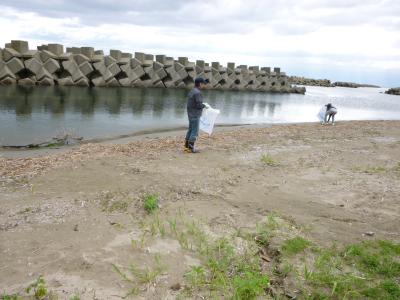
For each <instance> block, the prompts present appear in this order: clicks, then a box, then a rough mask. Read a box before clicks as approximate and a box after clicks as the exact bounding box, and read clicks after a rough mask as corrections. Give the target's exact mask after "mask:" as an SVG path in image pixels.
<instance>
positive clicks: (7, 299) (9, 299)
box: [0, 294, 18, 300]
mask: <svg viewBox="0 0 400 300" xmlns="http://www.w3.org/2000/svg"><path fill="white" fill-rule="evenodd" d="M0 300H18V295H15V294H14V295H6V294H4V295H0Z"/></svg>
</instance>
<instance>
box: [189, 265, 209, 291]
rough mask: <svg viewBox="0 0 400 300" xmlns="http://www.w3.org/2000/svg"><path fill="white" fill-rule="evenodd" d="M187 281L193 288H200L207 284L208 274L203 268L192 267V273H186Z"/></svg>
mask: <svg viewBox="0 0 400 300" xmlns="http://www.w3.org/2000/svg"><path fill="white" fill-rule="evenodd" d="M185 279H186V281H187V282H188V283H189V284H190V285H191V287H192V288H198V287H200V286H202V285H204V284H205V283H206V273H205V271H204V268H203V267H202V266H192V267H191V268H190V271H188V272H186V273H185Z"/></svg>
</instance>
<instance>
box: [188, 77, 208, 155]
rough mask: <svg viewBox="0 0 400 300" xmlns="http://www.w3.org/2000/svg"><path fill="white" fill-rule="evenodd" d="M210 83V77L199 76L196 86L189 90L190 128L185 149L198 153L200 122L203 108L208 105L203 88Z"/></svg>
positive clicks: (195, 82) (195, 81)
mask: <svg viewBox="0 0 400 300" xmlns="http://www.w3.org/2000/svg"><path fill="white" fill-rule="evenodd" d="M207 83H208V79H204V78H201V77H198V78H196V79H195V80H194V88H193V89H192V90H191V91H190V92H189V94H188V97H187V114H188V118H189V129H188V131H187V133H186V139H185V151H186V152H189V153H196V152H197V151H196V149H195V147H194V144H195V142H196V139H197V136H198V135H199V124H200V117H201V113H202V112H203V108H207V106H206V105H205V104H204V103H203V96H202V94H201V89H202V88H204V85H206V84H207Z"/></svg>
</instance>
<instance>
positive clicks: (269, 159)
mask: <svg viewBox="0 0 400 300" xmlns="http://www.w3.org/2000/svg"><path fill="white" fill-rule="evenodd" d="M261 161H262V162H263V163H264V164H265V165H267V166H270V167H276V166H279V163H278V162H277V161H275V160H274V159H273V158H272V157H271V156H270V155H269V154H263V155H262V156H261Z"/></svg>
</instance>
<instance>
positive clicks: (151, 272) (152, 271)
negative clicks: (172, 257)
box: [112, 255, 165, 298]
mask: <svg viewBox="0 0 400 300" xmlns="http://www.w3.org/2000/svg"><path fill="white" fill-rule="evenodd" d="M112 266H113V269H114V271H115V272H117V273H118V274H119V275H120V276H121V277H122V279H123V280H125V281H126V282H128V283H130V284H131V285H132V287H131V289H130V290H129V292H128V293H127V294H126V295H125V296H124V298H126V297H128V296H132V295H136V294H138V292H139V288H138V286H139V285H142V284H147V285H150V284H152V283H155V282H156V280H157V277H158V276H159V275H161V274H162V273H163V272H164V270H165V267H164V265H163V264H162V263H161V258H160V256H159V255H155V256H154V263H153V266H152V267H148V266H146V267H145V268H139V267H137V266H136V265H135V264H131V265H130V266H129V267H128V268H127V269H128V271H129V274H128V273H125V272H124V271H122V270H121V268H120V267H118V266H117V265H115V264H112Z"/></svg>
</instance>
